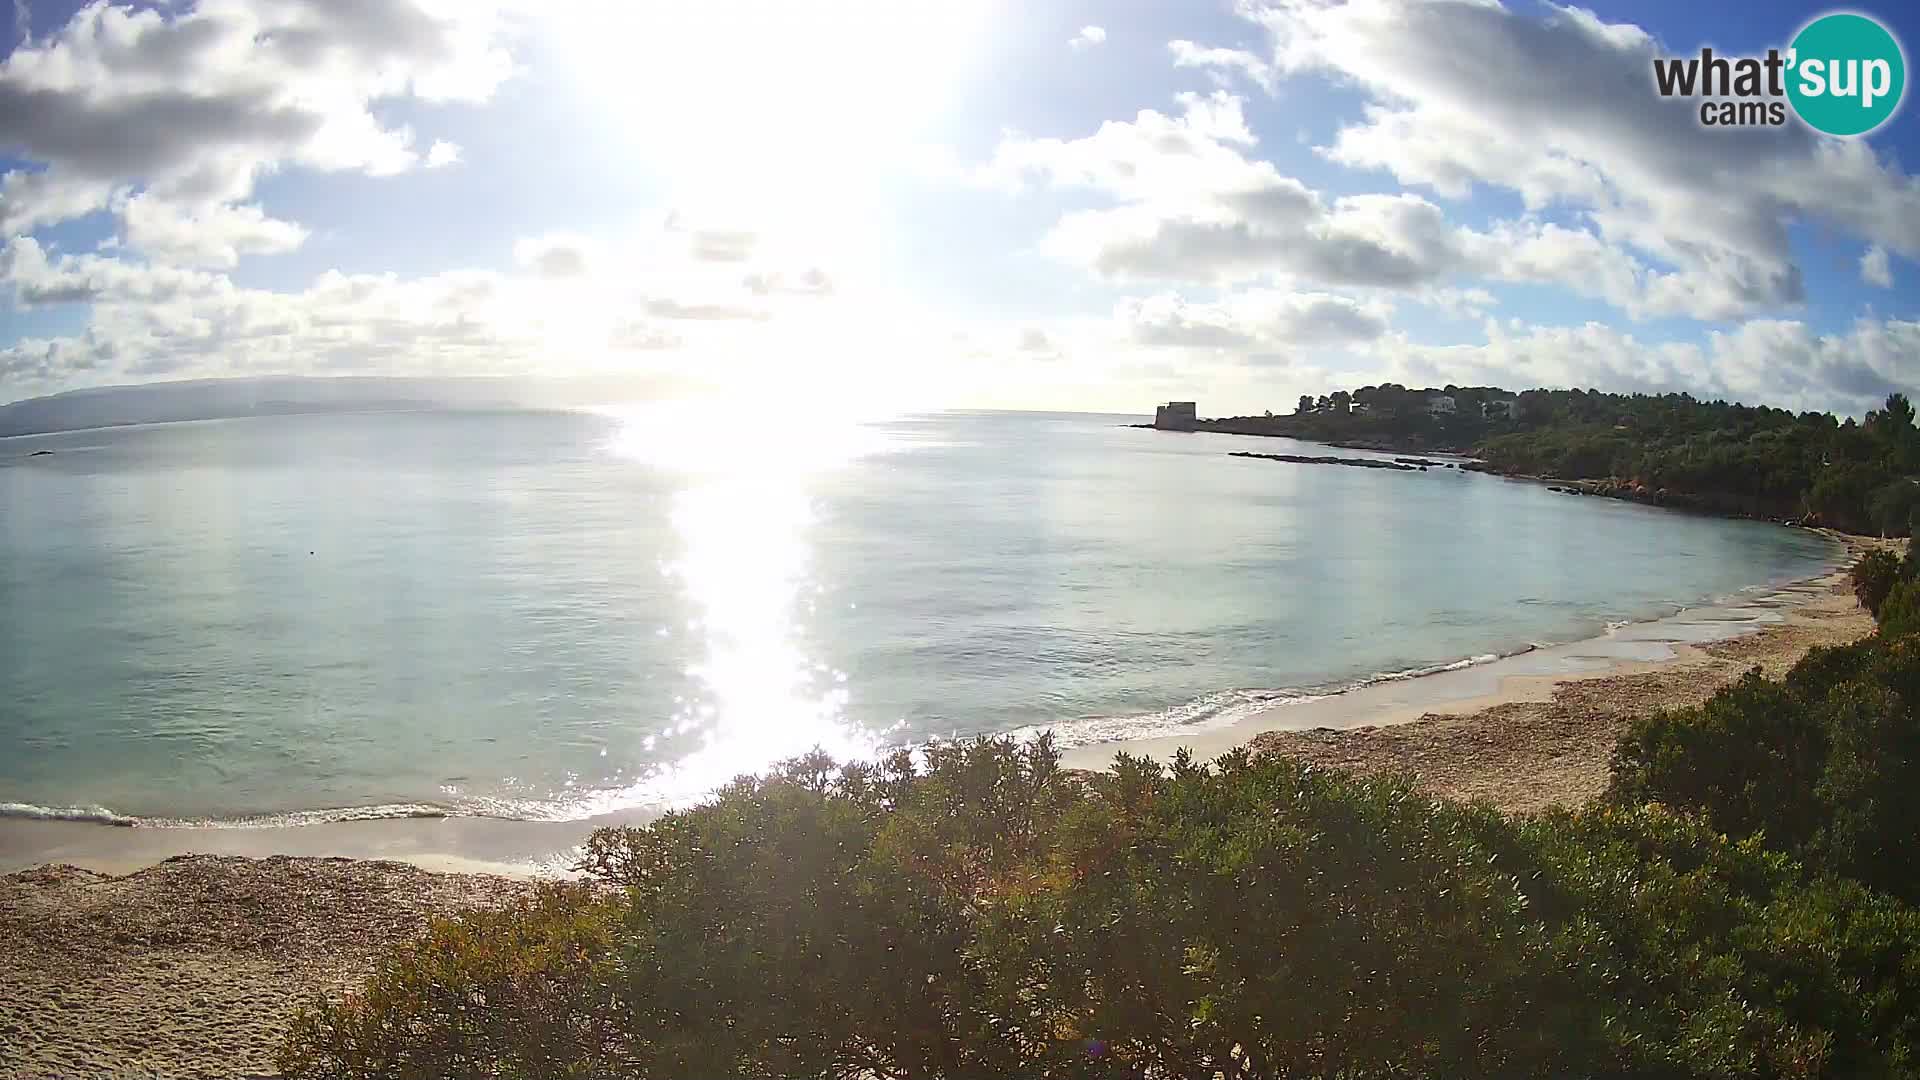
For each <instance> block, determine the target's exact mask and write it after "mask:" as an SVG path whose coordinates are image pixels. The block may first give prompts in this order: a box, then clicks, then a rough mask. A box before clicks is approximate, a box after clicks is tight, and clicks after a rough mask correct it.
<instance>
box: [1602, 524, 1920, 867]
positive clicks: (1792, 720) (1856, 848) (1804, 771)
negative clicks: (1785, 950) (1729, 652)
mask: <svg viewBox="0 0 1920 1080" xmlns="http://www.w3.org/2000/svg"><path fill="white" fill-rule="evenodd" d="M1912 546H1913V544H1912V542H1910V543H1909V549H1910V554H1909V556H1908V558H1907V559H1906V560H1905V561H1904V562H1902V561H1897V560H1895V559H1894V558H1893V557H1892V556H1891V555H1888V554H1886V553H1884V552H1874V553H1871V554H1869V555H1867V556H1866V557H1864V558H1862V559H1861V560H1860V562H1859V563H1857V564H1856V565H1855V566H1854V568H1853V572H1852V577H1853V582H1854V591H1855V594H1856V595H1857V596H1858V597H1859V598H1860V602H1861V604H1862V605H1863V606H1865V607H1867V608H1869V609H1870V610H1875V611H1876V613H1877V615H1878V617H1879V620H1880V629H1879V632H1878V633H1877V634H1876V635H1875V636H1873V637H1871V638H1868V639H1866V640H1863V641H1859V642H1855V643H1854V644H1851V645H1845V646H1840V647H1837V648H1824V649H1814V650H1812V651H1811V652H1809V653H1808V654H1807V656H1806V657H1805V658H1804V659H1802V660H1801V661H1800V662H1799V663H1798V664H1796V665H1794V667H1793V669H1792V670H1791V671H1789V672H1788V673H1787V675H1786V678H1785V679H1783V680H1779V681H1774V680H1769V679H1763V678H1761V677H1760V675H1759V674H1758V673H1757V672H1755V673H1751V674H1749V675H1748V676H1747V677H1746V678H1744V679H1743V680H1741V682H1740V683H1738V684H1737V685H1735V686H1732V687H1729V688H1728V689H1726V690H1722V691H1721V692H1719V693H1717V694H1715V695H1714V696H1713V697H1712V698H1711V699H1710V700H1709V701H1707V702H1706V704H1704V705H1702V706H1700V707H1698V708H1691V709H1681V710H1676V711H1672V712H1665V713H1660V714H1657V715H1654V716H1650V717H1646V718H1643V719H1641V720H1639V721H1637V722H1635V723H1634V725H1633V726H1632V728H1631V729H1630V730H1629V731H1628V733H1627V734H1626V736H1625V737H1623V738H1622V739H1621V741H1620V745H1619V747H1618V748H1617V749H1616V750H1615V754H1614V776H1613V787H1612V794H1613V797H1614V798H1615V799H1616V800H1617V801H1621V802H1625V803H1629V804H1631V803H1638V802H1641V801H1645V800H1656V801H1659V802H1662V803H1665V804H1667V805H1670V806H1675V807H1681V808H1685V809H1688V810H1692V811H1697V812H1699V813H1701V814H1703V815H1704V816H1705V818H1706V820H1707V821H1708V822H1709V823H1710V824H1712V825H1713V827H1715V828H1717V829H1720V830H1723V831H1725V832H1727V833H1728V834H1730V835H1732V836H1735V837H1744V836H1761V837H1764V838H1765V840H1766V842H1767V843H1769V844H1771V845H1773V846H1776V847H1778V848H1780V849H1782V850H1785V851H1788V852H1791V853H1793V854H1795V855H1796V856H1798V857H1800V858H1802V859H1804V860H1805V861H1806V863H1807V864H1808V865H1809V866H1810V867H1813V868H1815V869H1818V870H1824V871H1827V872H1831V873H1835V874H1841V875H1845V876H1847V877H1851V878H1857V879H1859V880H1860V881H1863V882H1866V883H1868V884H1870V885H1872V886H1874V887H1877V888H1881V889H1884V890H1886V891H1888V892H1891V893H1894V894H1895V895H1898V896H1901V897H1903V898H1905V899H1906V900H1908V901H1909V902H1915V901H1920V633H1916V632H1917V631H1920V580H1916V578H1915V576H1914V574H1913V571H1914V569H1915V566H1916V563H1915V560H1914V558H1913V557H1912V555H1911V548H1912Z"/></svg>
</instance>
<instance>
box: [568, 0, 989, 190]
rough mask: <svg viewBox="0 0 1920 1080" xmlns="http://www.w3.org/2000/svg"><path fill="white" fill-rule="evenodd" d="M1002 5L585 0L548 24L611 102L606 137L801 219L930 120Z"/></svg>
mask: <svg viewBox="0 0 1920 1080" xmlns="http://www.w3.org/2000/svg"><path fill="white" fill-rule="evenodd" d="M992 10H993V6H992V5H991V4H989V3H986V2H982V0H958V2H955V3H948V4H917V3H899V2H897V0H837V2H819V3H805V2H793V0H711V2H690V3H664V4H652V3H644V4H643V3H631V2H627V0H576V2H574V3H570V4H563V5H558V6H556V7H555V8H554V9H553V12H554V13H553V15H552V16H551V21H550V25H551V27H552V30H553V33H554V34H555V36H556V38H557V41H558V48H559V50H560V52H561V53H562V55H564V56H565V57H566V59H567V60H568V62H569V63H570V64H571V65H572V66H573V68H574V73H575V76H576V77H577V79H578V80H579V82H580V84H581V86H582V88H583V92H584V93H585V94H586V95H587V96H588V97H590V98H593V99H595V100H596V101H597V102H598V104H599V106H600V107H602V108H604V109H605V111H606V112H607V114H608V128H609V137H610V138H616V139H621V140H624V141H626V142H627V143H628V144H629V145H631V146H632V148H633V151H634V153H635V155H636V156H637V157H638V158H642V159H644V161H645V163H646V165H647V166H648V167H649V168H650V169H655V170H658V171H661V172H664V173H665V174H667V175H668V176H670V177H672V179H673V180H674V181H675V183H676V184H677V185H679V186H681V187H683V188H684V194H686V195H689V196H699V197H702V198H712V199H715V200H716V201H725V202H739V201H742V200H744V201H747V202H749V203H750V204H752V205H754V206H755V207H756V208H757V209H761V210H763V211H764V210H768V209H772V210H775V211H786V212H787V213H786V215H785V216H787V217H788V218H789V219H793V218H794V217H796V216H797V215H798V213H799V211H800V209H801V208H804V207H806V206H809V205H811V206H815V207H818V206H819V203H820V200H821V199H822V198H823V197H827V198H829V199H831V198H832V197H833V196H834V193H835V192H836V191H839V190H844V189H845V188H847V187H848V186H849V185H852V186H854V187H857V186H859V184H860V182H861V181H862V180H863V179H864V178H865V177H866V176H867V175H868V174H870V173H871V172H872V171H873V170H875V169H878V168H880V167H881V166H882V163H883V160H886V159H889V158H891V157H892V155H885V154H883V151H884V150H887V149H889V148H897V147H898V145H899V144H900V143H901V142H903V141H908V140H912V139H914V138H918V137H921V136H924V135H926V134H927V133H928V129H929V126H930V124H931V123H932V122H933V120H934V118H936V117H937V115H938V114H939V113H940V111H941V110H942V109H944V108H945V107H946V106H948V105H949V104H950V103H951V102H952V101H953V100H955V99H956V97H957V91H958V89H959V84H960V82H961V81H962V79H963V78H964V76H965V74H966V68H967V66H968V64H969V62H970V61H971V59H972V58H973V57H975V56H976V55H977V51H978V48H979V39H980V37H981V36H982V33H983V31H984V30H985V28H986V27H987V25H988V24H989V22H990V16H991V13H992ZM769 169H775V171H774V172H772V173H770V172H769V171H768V170H769ZM769 202H774V203H785V204H786V205H783V206H775V207H771V208H769V207H768V206H767V205H766V204H767V203H769Z"/></svg>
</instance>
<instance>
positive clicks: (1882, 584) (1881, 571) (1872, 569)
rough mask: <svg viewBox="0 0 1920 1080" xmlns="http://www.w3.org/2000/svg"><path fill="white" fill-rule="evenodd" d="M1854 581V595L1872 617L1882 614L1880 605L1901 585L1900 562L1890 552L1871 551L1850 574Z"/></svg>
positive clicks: (1861, 558)
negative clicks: (1894, 588) (1897, 585)
mask: <svg viewBox="0 0 1920 1080" xmlns="http://www.w3.org/2000/svg"><path fill="white" fill-rule="evenodd" d="M1848 573H1849V576H1850V577H1851V578H1852V579H1853V595H1854V596H1855V597H1857V598H1859V600H1860V606H1861V607H1863V608H1866V609H1867V613H1868V614H1870V615H1874V616H1876V617H1877V616H1878V615H1879V614H1880V605H1881V603H1882V602H1884V601H1885V600H1886V598H1887V594H1888V593H1891V592H1892V591H1893V587H1894V586H1895V585H1896V584H1898V583H1899V581H1900V577H1901V573H1900V560H1899V559H1896V558H1894V556H1893V553H1892V552H1890V551H1879V550H1875V551H1869V552H1867V553H1866V554H1865V555H1862V556H1860V559H1859V561H1858V562H1855V563H1854V564H1853V569H1852V570H1851V571H1849V572H1848Z"/></svg>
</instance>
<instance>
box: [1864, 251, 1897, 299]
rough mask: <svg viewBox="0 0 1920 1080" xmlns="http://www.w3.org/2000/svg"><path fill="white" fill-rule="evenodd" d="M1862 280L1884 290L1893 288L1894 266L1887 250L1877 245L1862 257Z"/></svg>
mask: <svg viewBox="0 0 1920 1080" xmlns="http://www.w3.org/2000/svg"><path fill="white" fill-rule="evenodd" d="M1860 280H1861V281H1864V282H1866V283H1867V284H1869V285H1878V286H1879V287H1881V288H1883V289H1891V288H1893V265H1892V263H1891V261H1890V260H1889V259H1888V258H1887V249H1886V248H1883V247H1881V246H1880V245H1879V244H1875V245H1873V246H1872V247H1870V248H1868V249H1867V253H1866V254H1865V255H1862V256H1860Z"/></svg>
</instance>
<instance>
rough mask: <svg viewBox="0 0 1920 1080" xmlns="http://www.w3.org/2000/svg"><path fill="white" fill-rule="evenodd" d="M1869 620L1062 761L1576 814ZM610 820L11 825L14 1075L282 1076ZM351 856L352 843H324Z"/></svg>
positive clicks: (1690, 630) (1504, 678)
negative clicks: (1649, 714)
mask: <svg viewBox="0 0 1920 1080" xmlns="http://www.w3.org/2000/svg"><path fill="white" fill-rule="evenodd" d="M1835 539H1837V540H1841V541H1843V542H1844V543H1845V544H1846V547H1847V552H1846V555H1845V558H1844V560H1843V561H1842V565H1844V564H1845V563H1848V562H1850V561H1851V559H1852V558H1853V557H1855V556H1857V554H1858V553H1859V552H1860V551H1862V550H1865V549H1866V548H1867V547H1869V546H1879V545H1880V544H1881V543H1882V542H1880V541H1872V540H1863V539H1858V538H1849V537H1836V538H1835ZM1888 546H1892V545H1891V544H1889V545H1888ZM1871 629H1872V621H1871V620H1870V619H1869V618H1868V617H1867V615H1866V614H1865V612H1863V611H1861V610H1860V609H1859V607H1858V605H1857V604H1856V602H1855V601H1854V598H1853V596H1852V594H1851V592H1850V590H1849V589H1848V586H1847V583H1846V580H1845V573H1844V571H1843V570H1840V569H1835V570H1833V571H1831V572H1829V573H1827V574H1824V575H1823V576H1820V577H1818V578H1815V579H1812V580H1809V581H1805V582H1799V583H1794V584H1792V585H1789V586H1784V587H1781V588H1777V589H1773V590H1767V591H1764V592H1763V593H1761V594H1757V595H1755V596H1753V597H1751V598H1748V599H1746V600H1744V601H1742V602H1740V603H1736V604H1731V605H1721V606H1713V607H1704V608H1698V609H1690V610H1688V611H1683V612H1680V613H1677V614H1676V615H1674V616H1672V617H1670V618H1668V619H1664V620H1656V621H1654V622H1651V623H1647V624H1640V625H1637V626H1632V627H1623V628H1618V629H1617V631H1616V632H1614V633H1610V634H1609V635H1608V636H1607V638H1606V639H1605V640H1602V641H1593V642H1582V643H1574V644H1572V645H1567V646H1556V647H1554V648H1550V649H1542V650H1538V651H1537V652H1533V653H1528V654H1525V655H1522V656H1516V657H1510V658H1507V659H1504V660H1501V661H1499V662H1497V663H1492V664H1486V665H1475V666H1471V667H1465V668H1462V669H1460V670H1456V671H1447V672H1442V673H1439V674H1436V675H1431V676H1428V677H1425V678H1418V679H1408V680H1403V681H1399V682H1388V683H1382V684H1378V685H1375V686H1369V687H1366V688H1363V689H1360V690H1356V691H1353V692H1351V693H1346V694H1338V695H1332V696H1329V697H1326V698H1322V699H1318V700H1314V701H1309V702H1304V703H1298V704H1288V705H1283V706H1277V707H1273V708H1269V709H1264V710H1261V711H1257V712H1255V713H1253V714H1251V715H1248V716H1245V717H1242V718H1239V719H1237V720H1235V721H1234V722H1233V723H1231V724H1227V725H1224V726H1220V727H1215V728H1211V729H1207V730H1198V731H1194V732H1191V733H1184V734H1182V735H1179V736H1174V737H1170V738H1165V739H1148V740H1138V741H1135V742H1130V743H1104V744H1093V745H1089V746H1084V747H1078V748H1075V749H1073V750H1070V751H1068V752H1067V754H1066V755H1065V758H1066V763H1067V764H1068V765H1070V766H1076V767H1084V768H1099V767H1102V766H1103V765H1105V764H1107V763H1109V762H1110V761H1111V760H1112V756H1113V754H1114V753H1116V752H1118V751H1121V750H1125V751H1127V752H1130V753H1135V754H1142V755H1147V756H1154V757H1166V756H1170V755H1171V754H1172V753H1173V752H1174V751H1175V750H1176V749H1178V748H1179V747H1181V746H1190V747H1192V748H1193V749H1194V752H1195V753H1196V755H1197V756H1200V757H1202V758H1205V757H1209V756H1212V755H1214V754H1217V753H1219V752H1221V751H1223V750H1225V749H1228V748H1230V747H1232V746H1236V745H1243V744H1244V745H1251V746H1253V747H1255V748H1256V749H1257V750H1259V751H1261V752H1273V753H1285V754H1289V755H1292V756H1295V757H1299V758H1303V759H1306V760H1309V761H1313V762H1317V763H1321V764H1325V765H1328V766H1332V767H1336V768H1342V769H1352V770H1358V771H1363V772H1366V771H1387V770H1394V771H1401V770H1404V771H1407V772H1410V773H1412V774H1413V775H1414V776H1415V777H1416V778H1417V780H1418V782H1419V783H1420V784H1421V785H1423V786H1424V787H1426V788H1427V789H1428V790H1431V791H1433V792H1435V793H1437V794H1441V795H1446V796H1451V797H1458V798H1471V799H1486V800H1489V801H1491V802H1493V803H1495V804H1497V805H1499V806H1501V807H1504V808H1506V809H1508V810H1512V811H1517V812H1531V811H1536V810H1539V809H1542V808H1545V807H1549V806H1553V805H1578V804H1580V803H1582V802H1584V801H1586V800H1589V799H1591V798H1593V797H1594V796H1595V795H1597V794H1599V793H1600V792H1601V791H1602V790H1603V789H1604V787H1605V784H1606V779H1607V763H1608V756H1609V754H1610V753H1611V750H1612V747H1613V743H1614V740H1615V738H1616V737H1617V736H1618V734H1619V732H1620V730H1621V728H1622V727H1623V726H1624V725H1625V724H1626V723H1627V721H1628V719H1629V718H1630V717H1632V716H1634V715H1637V714H1640V713H1643V712H1646V711H1650V710H1653V709H1656V708H1661V707H1667V706H1675V705H1685V704H1691V703H1695V702H1698V701H1700V700H1703V699H1704V698H1706V697H1707V696H1708V695H1710V694H1711V693H1712V692H1713V691H1714V690H1715V689H1717V688H1719V687H1720V686H1723V685H1725V684H1726V683H1728V682H1731V681H1732V680H1734V679H1737V678H1738V677H1739V676H1740V675H1741V673H1743V672H1744V671H1746V670H1748V669H1750V668H1752V667H1755V666H1758V667H1760V668H1761V669H1763V670H1764V671H1766V672H1768V673H1769V674H1778V673H1779V672H1780V671H1782V670H1784V669H1785V668H1787V667H1788V666H1790V665H1791V664H1792V663H1793V662H1794V661H1795V660H1797V659H1798V658H1799V657H1800V656H1802V655H1804V654H1805V652H1806V651H1807V649H1809V648H1811V647H1813V646H1817V645H1830V644H1838V643H1843V642H1846V641H1850V640H1853V639H1855V638H1858V637H1860V636H1862V635H1864V634H1866V633H1868V632H1870V631H1871ZM607 823H611V822H600V821H594V822H570V823H535V822H501V821H486V820H475V819H444V820H430V821H379V822H343V823H335V824H332V825H326V826H306V827H297V828H280V829H232V828H229V829H150V828H113V827H109V826H102V825H95V824H84V823H73V822H9V823H8V824H7V827H6V828H5V829H4V830H0V868H17V867H22V866H28V867H33V868H31V869H24V870H21V869H16V870H15V872H13V873H11V874H8V875H6V876H4V877H0V1080H7V1078H29V1077H31V1078H42V1077H45V1078H54V1077H60V1078H66V1077H87V1076H143V1077H144V1076H155V1077H173V1076H183V1077H187V1076H191V1077H236V1076H255V1075H267V1074H270V1069H271V1058H272V1053H273V1049H274V1046H275V1044H276V1040H277V1038H278V1035H279V1032H280V1031H281V1030H282V1027H283V1025H284V1023H285V1020H286V1018H287V1017H288V1015H289V1014H290V1013H291V1011H292V1010H293V1009H294V1008H295V1007H296V1006H297V1004H298V1002H299V1001H300V1000H302V999H304V998H306V997H308V996H310V995H312V994H314V993H326V992H336V991H338V990H340V989H342V988H344V987H347V986H349V985H351V984H352V983H353V982H354V981H356V980H357V979H358V978H360V977H362V976H364V975H365V974H366V973H367V972H368V971H369V970H370V968H371V966H372V964H373V961H374V958H375V957H376V956H377V955H378V954H379V953H380V951H381V950H382V949H384V948H385V947H386V946H387V945H388V944H390V943H392V942H395V941H398V940H402V939H404V938H406V937H408V936H411V935H413V934H415V933H417V932H418V931H419V930H420V928H421V927H422V926H424V924H425V922H426V920H427V919H428V918H429V917H430V916H431V915H434V914H450V913H453V912H455V911H458V910H459V909H461V908H463V907H471V906H487V905H496V904H501V903H505V902H508V901H510V899H511V898H513V897H514V896H517V895H519V894H521V893H522V892H523V891H524V890H525V889H526V888H527V880H528V878H529V877H530V876H532V875H534V874H537V873H542V872H545V873H552V872H558V871H560V870H562V869H564V867H565V866H566V855H567V853H568V851H569V850H570V848H571V846H572V845H573V844H575V843H577V842H578V841H579V839H580V838H581V837H582V836H584V834H585V833H586V832H587V831H588V830H589V829H591V828H592V827H594V826H595V825H598V824H607ZM188 852H193V853H195V854H187V853H188ZM210 852H211V853H214V854H209V853H210ZM339 855H351V856H355V857H354V858H331V857H322V856H339ZM261 856H268V857H261ZM400 859H404V860H407V861H405V862H402V861H396V860H400ZM163 860H164V861H163ZM76 864H77V865H76ZM82 866H85V867H86V868H85V869H83V868H81V867H82ZM449 871H462V872H449ZM473 871H489V872H473ZM115 875H118V876H115Z"/></svg>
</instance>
